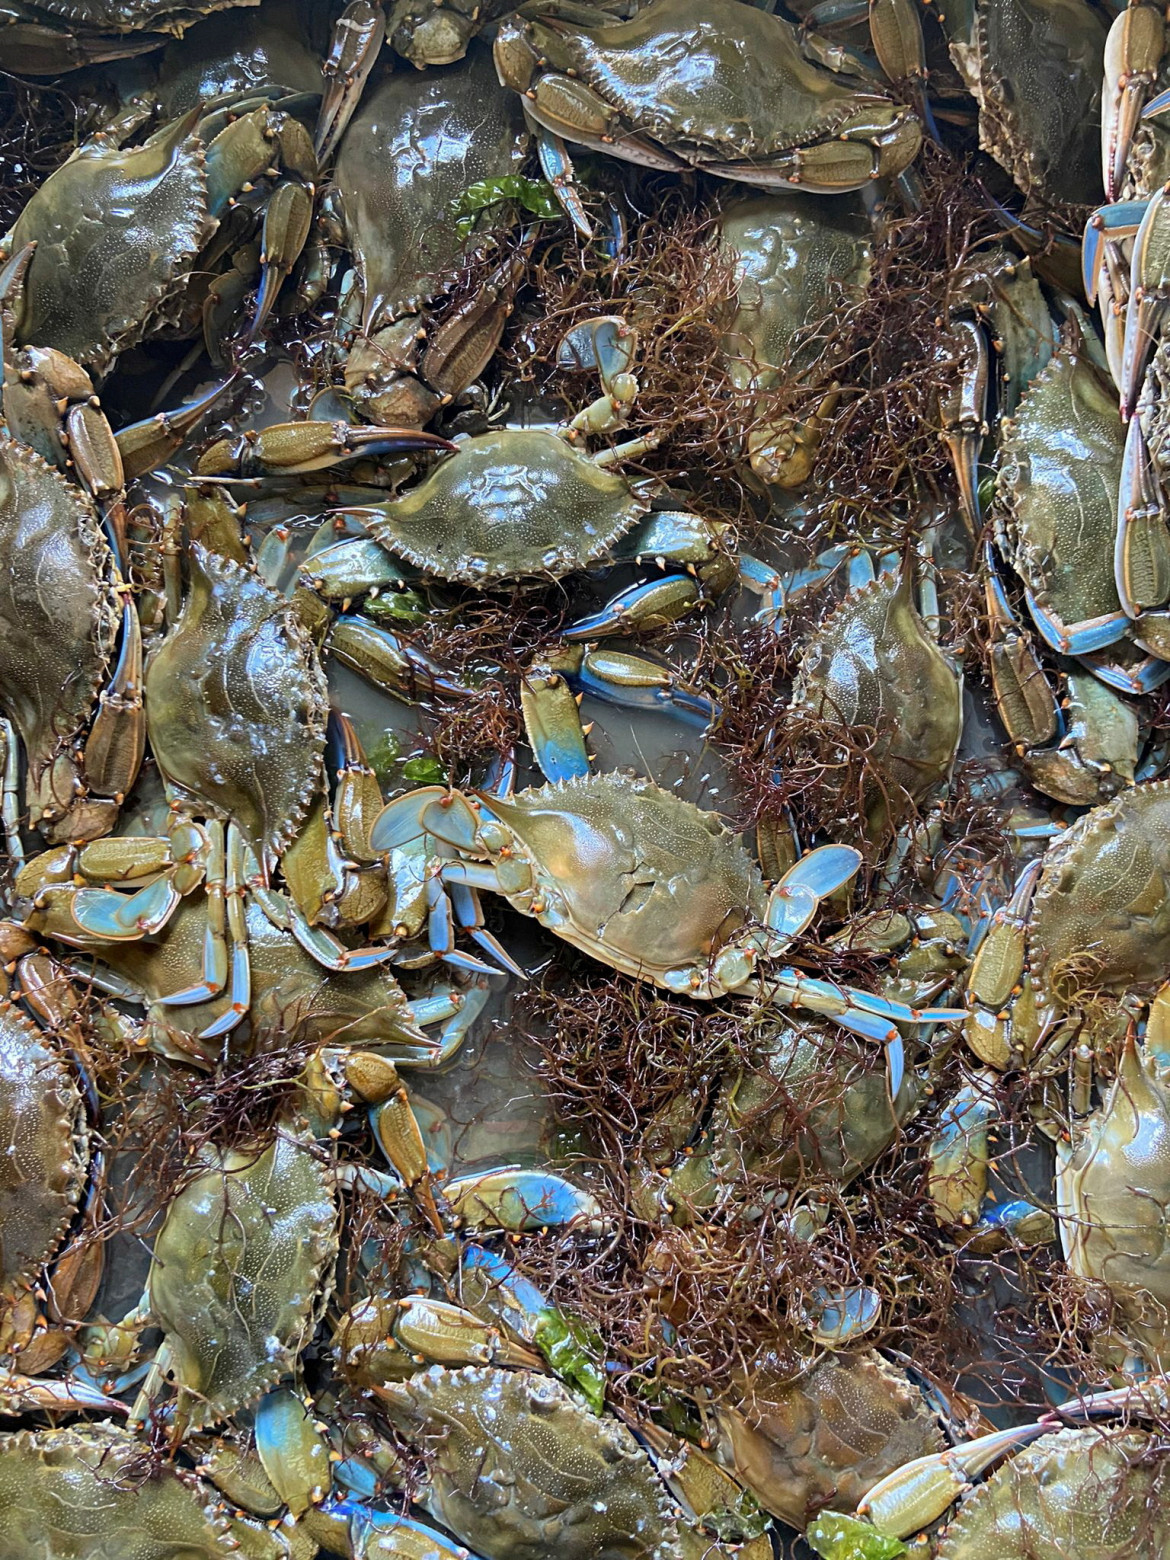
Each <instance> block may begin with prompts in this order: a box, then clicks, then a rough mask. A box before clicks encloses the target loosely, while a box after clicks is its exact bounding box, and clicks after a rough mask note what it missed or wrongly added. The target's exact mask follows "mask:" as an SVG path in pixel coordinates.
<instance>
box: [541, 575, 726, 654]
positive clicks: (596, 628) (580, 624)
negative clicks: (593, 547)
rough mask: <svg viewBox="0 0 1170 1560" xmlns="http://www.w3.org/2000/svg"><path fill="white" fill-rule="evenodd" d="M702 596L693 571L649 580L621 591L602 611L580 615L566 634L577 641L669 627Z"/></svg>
mask: <svg viewBox="0 0 1170 1560" xmlns="http://www.w3.org/2000/svg"><path fill="white" fill-rule="evenodd" d="M702 600H703V593H702V591H701V590H700V588H699V585H698V583H697V582H696V581H695V580H694V579H692V578H691V577H690V575H687V574H668V575H667V576H666V578H665V579H661V580H647V581H645V582H644V583H643V584H641V585H631V586H630V587H629V588H628V589H626V590H623V591H621V592H619V593H618V595H616V596H613V597H611V599H610V600H609V601H607V602H606V604H605V606H603V607H602V608H601V609H600V611H598V612H594V613H591V614H590V615H589V616H588V617H584V618H578V619H577V621H576V622H575V623H573V624H571V625H570V627H569V628H567V629H565V631H564V637H565V638H566V639H567V640H568V641H569V642H570V643H574V642H576V641H583V640H589V639H604V638H606V637H607V636H608V635H610V634H632V633H637V632H639V631H640V630H643V629H655V628H665V627H666V626H667V625H669V624H671V623H675V622H677V621H678V620H679V618H682V617H685V616H686V615H687V613H688V612H691V611H692V610H693V609H694V608H695V607H696V606H698V605H700V603H701V602H702Z"/></svg>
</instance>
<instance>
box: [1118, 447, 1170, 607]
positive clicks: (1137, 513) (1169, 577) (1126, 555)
mask: <svg viewBox="0 0 1170 1560" xmlns="http://www.w3.org/2000/svg"><path fill="white" fill-rule="evenodd" d="M1118 486H1119V491H1118V509H1119V514H1118V516H1117V542H1116V546H1115V549H1114V556H1113V573H1114V579H1115V581H1116V583H1117V594H1118V597H1119V598H1120V601H1121V606H1122V610H1123V611H1124V612H1125V613H1126V614H1127V615H1128V616H1129V617H1131V618H1137V617H1138V616H1139V615H1140V614H1141V612H1142V610H1143V609H1144V608H1148V607H1160V606H1163V605H1164V604H1165V603H1166V602H1167V601H1170V531H1168V530H1167V528H1166V519H1165V516H1164V514H1163V512H1162V502H1161V493H1160V490H1159V487H1158V481H1157V476H1156V474H1155V472H1154V465H1153V461H1152V460H1151V458H1150V451H1149V447H1148V445H1147V444H1146V438H1145V434H1144V432H1143V431H1142V426H1141V418H1139V417H1133V418H1131V419H1130V424H1129V430H1128V433H1127V435H1126V440H1125V455H1124V457H1123V459H1122V466H1121V481H1120V483H1119V485H1118Z"/></svg>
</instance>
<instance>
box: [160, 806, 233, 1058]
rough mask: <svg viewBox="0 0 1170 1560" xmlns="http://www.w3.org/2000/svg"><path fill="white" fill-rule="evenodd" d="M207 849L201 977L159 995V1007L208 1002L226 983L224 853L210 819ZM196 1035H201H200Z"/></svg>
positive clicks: (220, 833)
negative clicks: (189, 984) (198, 980)
mask: <svg viewBox="0 0 1170 1560" xmlns="http://www.w3.org/2000/svg"><path fill="white" fill-rule="evenodd" d="M207 838H208V844H209V850H208V853H207V867H206V876H205V878H204V892H205V893H206V896H207V926H206V929H205V931H204V933H203V959H202V969H201V974H202V977H203V978H202V980H201V981H200V983H199V984H198V985H196V986H188V987H186V989H185V990H183V991H175V992H172V993H171V995H170V996H166V997H160V998H159V999H158V1000H159V1004H160V1006H162V1007H188V1006H193V1005H194V1004H196V1003H199V1002H210V1001H211V999H212V998H213V997H217V996H218V995H219V994H220V992H221V991H222V990H223V989H224V987H225V986H226V985H227V983H228V946H227V909H226V903H225V895H226V874H227V867H226V861H225V855H224V833H223V824H222V823H218V822H216V821H215V820H211V821H209V822H208V825H207ZM200 1038H205V1037H203V1036H201V1037H200Z"/></svg>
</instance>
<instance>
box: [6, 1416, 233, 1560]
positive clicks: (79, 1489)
mask: <svg viewBox="0 0 1170 1560" xmlns="http://www.w3.org/2000/svg"><path fill="white" fill-rule="evenodd" d="M213 1495H214V1492H213V1491H212V1490H211V1489H210V1488H209V1487H208V1486H207V1485H205V1484H204V1483H203V1482H202V1481H201V1480H199V1479H197V1478H196V1477H195V1476H194V1475H193V1474H190V1473H186V1472H182V1471H180V1470H179V1469H177V1468H175V1467H174V1466H173V1465H170V1464H167V1465H164V1466H162V1467H157V1468H155V1469H154V1470H153V1471H150V1470H149V1469H148V1467H147V1466H145V1465H144V1458H143V1444H142V1442H141V1441H139V1440H138V1439H137V1438H136V1437H134V1436H131V1435H127V1434H126V1433H125V1432H124V1431H122V1430H119V1429H116V1428H115V1427H114V1426H112V1425H109V1424H96V1425H84V1426H75V1427H71V1428H65V1429H57V1430H38V1431H31V1432H30V1431H26V1430H25V1431H18V1432H16V1433H14V1434H13V1433H9V1434H6V1435H4V1436H2V1437H0V1553H3V1554H5V1555H11V1556H13V1557H15V1556H17V1555H32V1554H42V1555H62V1554H68V1553H73V1554H77V1555H80V1554H89V1555H98V1554H100V1553H101V1552H102V1551H103V1550H105V1551H106V1553H114V1552H120V1553H132V1554H133V1555H135V1557H136V1560H171V1557H173V1556H175V1555H177V1554H182V1555H183V1556H185V1557H187V1560H219V1557H221V1556H223V1555H225V1554H227V1553H229V1549H228V1542H227V1531H228V1530H227V1524H226V1522H225V1521H224V1520H223V1518H222V1517H221V1516H220V1515H219V1514H218V1513H217V1512H216V1510H215V1503H214V1498H213Z"/></svg>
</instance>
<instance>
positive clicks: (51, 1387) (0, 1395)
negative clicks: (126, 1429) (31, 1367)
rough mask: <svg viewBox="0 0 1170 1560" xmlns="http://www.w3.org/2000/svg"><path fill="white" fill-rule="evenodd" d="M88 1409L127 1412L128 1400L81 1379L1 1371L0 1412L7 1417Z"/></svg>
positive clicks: (118, 1412)
mask: <svg viewBox="0 0 1170 1560" xmlns="http://www.w3.org/2000/svg"><path fill="white" fill-rule="evenodd" d="M86 1409H100V1410H101V1411H102V1412H104V1413H107V1414H124V1413H126V1412H127V1408H126V1404H125V1403H121V1402H119V1401H118V1399H117V1398H114V1397H110V1396H109V1395H108V1394H107V1393H105V1392H101V1391H99V1390H98V1389H97V1388H96V1387H91V1386H87V1385H86V1384H85V1383H84V1382H81V1381H75V1380H70V1379H68V1378H66V1379H65V1380H64V1381H58V1380H53V1379H50V1378H41V1377H37V1376H22V1375H18V1374H16V1373H14V1372H3V1373H0V1413H2V1414H4V1415H6V1416H7V1415H12V1416H15V1415H19V1414H30V1413H31V1414H37V1413H46V1412H48V1413H56V1414H69V1413H81V1412H83V1411H84V1410H86Z"/></svg>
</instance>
